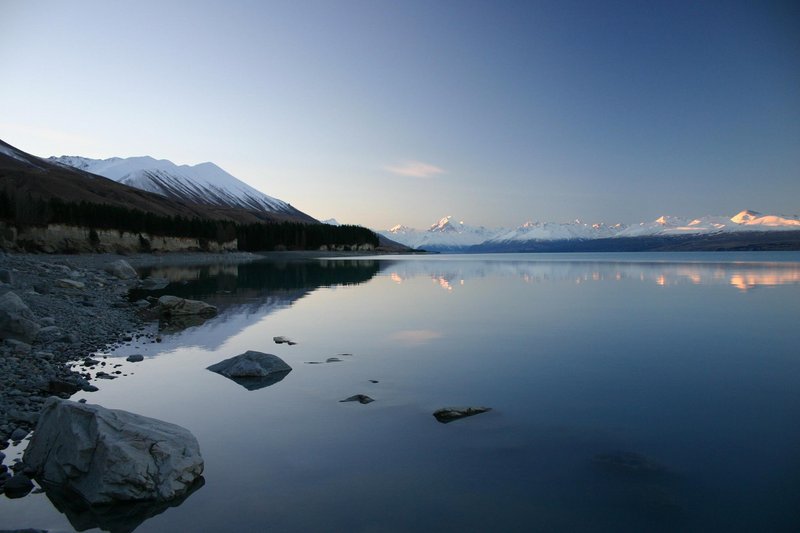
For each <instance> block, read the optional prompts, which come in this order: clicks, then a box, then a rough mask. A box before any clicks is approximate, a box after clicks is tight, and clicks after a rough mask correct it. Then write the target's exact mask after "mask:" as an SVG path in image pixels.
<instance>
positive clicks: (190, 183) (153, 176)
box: [46, 156, 317, 222]
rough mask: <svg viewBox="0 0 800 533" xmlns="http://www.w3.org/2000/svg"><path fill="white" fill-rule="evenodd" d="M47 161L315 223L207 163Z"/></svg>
mask: <svg viewBox="0 0 800 533" xmlns="http://www.w3.org/2000/svg"><path fill="white" fill-rule="evenodd" d="M46 161H47V162H49V163H54V164H57V165H61V166H65V167H71V168H77V169H80V170H83V171H86V172H90V173H92V174H97V175H99V176H103V177H105V178H109V179H111V180H114V181H116V182H118V183H122V184H124V185H128V186H130V187H134V188H137V189H141V190H144V191H148V192H152V193H155V194H160V195H162V196H165V197H167V198H172V199H176V200H183V201H188V202H191V203H196V204H208V205H218V206H223V207H237V208H242V209H248V210H254V211H263V212H266V213H276V214H284V215H289V216H293V217H299V218H306V219H307V221H309V222H312V221H313V222H317V221H316V220H315V219H314V218H312V217H310V216H309V215H307V214H305V213H303V212H302V211H300V210H298V209H296V208H294V207H292V206H291V204H289V203H287V202H284V201H283V200H279V199H277V198H274V197H272V196H269V195H267V194H265V193H263V192H261V191H259V190H258V189H256V188H254V187H252V186H250V185H248V184H247V183H245V182H243V181H242V180H240V179H238V178H236V177H235V176H233V175H232V174H230V173H228V172H226V171H225V170H223V169H222V168H220V167H219V166H217V165H216V164H214V163H212V162H210V161H207V162H204V163H198V164H196V165H178V164H175V163H173V162H172V161H170V160H168V159H155V158H153V157H151V156H136V157H127V158H121V157H110V158H107V159H91V158H88V157H82V156H58V157H56V156H51V157H48V158H47V159H46Z"/></svg>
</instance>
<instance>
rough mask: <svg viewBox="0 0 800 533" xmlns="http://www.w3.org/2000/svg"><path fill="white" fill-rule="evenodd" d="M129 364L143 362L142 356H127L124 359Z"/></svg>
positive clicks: (136, 354) (137, 354)
mask: <svg viewBox="0 0 800 533" xmlns="http://www.w3.org/2000/svg"><path fill="white" fill-rule="evenodd" d="M125 360H126V361H128V362H129V363H138V362H140V361H144V356H143V355H142V354H139V353H135V354H133V355H129V356H128V357H127V358H126V359H125Z"/></svg>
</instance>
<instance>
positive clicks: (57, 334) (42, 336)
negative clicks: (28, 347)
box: [36, 326, 64, 344]
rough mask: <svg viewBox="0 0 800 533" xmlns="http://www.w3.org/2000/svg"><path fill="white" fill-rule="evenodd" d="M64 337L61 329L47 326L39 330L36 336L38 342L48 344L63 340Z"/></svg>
mask: <svg viewBox="0 0 800 533" xmlns="http://www.w3.org/2000/svg"><path fill="white" fill-rule="evenodd" d="M63 335H64V332H63V331H61V328H59V327H56V326H45V327H43V328H41V329H39V332H38V333H37V334H36V340H37V341H39V342H41V343H45V344H47V343H49V342H53V341H55V340H57V339H59V338H61V337H62V336H63Z"/></svg>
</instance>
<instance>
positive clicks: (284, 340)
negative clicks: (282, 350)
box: [272, 335, 297, 346]
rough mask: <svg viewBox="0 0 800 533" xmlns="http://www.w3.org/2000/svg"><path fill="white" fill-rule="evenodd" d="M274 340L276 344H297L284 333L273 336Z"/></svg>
mask: <svg viewBox="0 0 800 533" xmlns="http://www.w3.org/2000/svg"><path fill="white" fill-rule="evenodd" d="M272 340H273V341H275V344H288V345H289V346H294V345H295V344H297V343H296V342H294V341H293V340H292V339H290V338H288V337H284V336H283V335H279V336H277V337H272Z"/></svg>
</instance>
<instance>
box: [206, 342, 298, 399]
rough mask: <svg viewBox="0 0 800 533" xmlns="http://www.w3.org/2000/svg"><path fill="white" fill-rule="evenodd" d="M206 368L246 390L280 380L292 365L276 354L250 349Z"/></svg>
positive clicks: (256, 388)
mask: <svg viewBox="0 0 800 533" xmlns="http://www.w3.org/2000/svg"><path fill="white" fill-rule="evenodd" d="M208 370H211V371H212V372H216V373H217V374H221V375H223V376H225V377H226V378H230V379H232V380H233V381H235V382H236V383H238V384H239V385H241V386H243V387H244V388H246V389H247V390H258V389H263V388H264V387H268V386H270V385H274V384H275V383H277V382H279V381H281V380H282V379H283V378H285V377H286V375H287V374H288V373H289V372H291V371H292V367H290V366H289V365H288V364H286V362H285V361H284V360H283V359H281V358H280V357H278V356H277V355H272V354H269V353H262V352H256V351H252V350H250V351H247V352H245V353H243V354H240V355H237V356H235V357H231V358H230V359H225V360H224V361H220V362H219V363H216V364H213V365H211V366H209V367H208Z"/></svg>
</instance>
